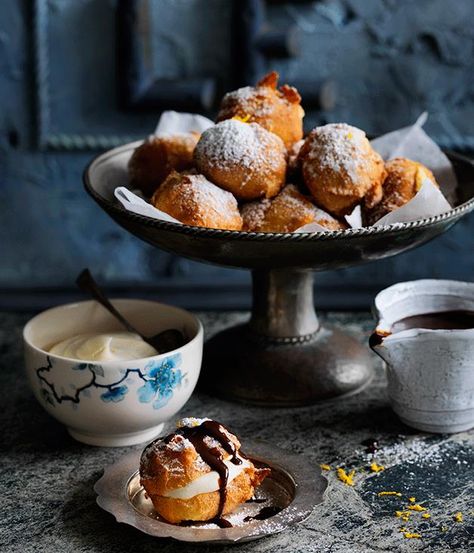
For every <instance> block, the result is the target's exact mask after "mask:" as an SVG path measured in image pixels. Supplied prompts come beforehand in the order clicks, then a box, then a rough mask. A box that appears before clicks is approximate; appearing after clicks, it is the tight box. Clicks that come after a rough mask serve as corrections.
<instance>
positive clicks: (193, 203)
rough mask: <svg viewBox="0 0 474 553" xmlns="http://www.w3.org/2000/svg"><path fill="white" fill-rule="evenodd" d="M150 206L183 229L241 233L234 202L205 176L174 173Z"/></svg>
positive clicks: (235, 201) (167, 179)
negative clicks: (188, 227)
mask: <svg viewBox="0 0 474 553" xmlns="http://www.w3.org/2000/svg"><path fill="white" fill-rule="evenodd" d="M151 203H152V204H153V205H154V206H155V207H156V208H157V209H160V210H161V211H164V212H165V213H168V215H171V216H172V217H174V218H175V219H178V221H181V223H184V224H185V225H192V226H195V227H208V228H217V229H226V230H240V229H241V228H242V218H241V216H240V213H239V208H238V205H237V200H236V199H235V198H234V196H233V195H232V194H231V193H230V192H226V191H225V190H222V189H221V188H219V187H218V186H216V185H215V184H212V182H209V181H208V180H207V179H206V177H205V176H204V175H196V174H191V173H177V172H176V171H173V172H172V173H171V174H170V175H168V177H167V178H166V180H165V181H164V182H163V183H162V184H161V186H160V187H159V188H157V190H156V192H155V193H154V194H153V197H152V198H151Z"/></svg>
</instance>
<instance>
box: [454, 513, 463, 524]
mask: <svg viewBox="0 0 474 553" xmlns="http://www.w3.org/2000/svg"><path fill="white" fill-rule="evenodd" d="M454 520H455V521H456V522H462V521H463V516H462V513H461V511H458V512H457V513H456V514H455V515H454Z"/></svg>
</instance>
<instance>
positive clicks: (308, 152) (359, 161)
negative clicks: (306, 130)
mask: <svg viewBox="0 0 474 553" xmlns="http://www.w3.org/2000/svg"><path fill="white" fill-rule="evenodd" d="M365 140H366V137H365V133H364V131H362V130H360V129H358V128H356V127H352V126H351V125H347V124H346V123H333V124H329V125H324V126H322V127H316V128H315V129H314V130H313V131H312V132H311V133H310V135H309V136H308V138H307V140H306V147H305V148H304V151H305V153H304V158H303V163H305V162H306V160H308V161H310V162H313V161H314V162H316V163H315V164H314V165H315V166H318V167H322V168H325V169H329V170H331V171H334V172H335V173H344V174H346V175H348V176H349V178H351V179H354V180H355V179H357V177H358V172H359V171H360V170H361V169H362V168H363V167H364V165H366V156H367V149H366V148H365V147H364V146H365V144H364V143H365ZM312 167H313V163H305V169H306V170H308V171H309V172H311V169H312Z"/></svg>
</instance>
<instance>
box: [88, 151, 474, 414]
mask: <svg viewBox="0 0 474 553" xmlns="http://www.w3.org/2000/svg"><path fill="white" fill-rule="evenodd" d="M138 144H139V142H136V143H131V144H126V145H124V146H121V147H119V148H115V149H113V150H110V151H108V152H106V153H104V154H102V155H100V156H98V157H97V158H95V159H94V160H93V161H92V163H91V164H90V165H89V166H88V167H87V169H86V170H85V173H84V181H85V186H86V189H87V191H88V192H89V194H90V195H91V196H92V197H93V198H94V200H95V201H96V202H97V203H98V204H99V205H100V206H101V207H102V208H103V209H104V210H105V211H106V212H107V213H108V214H109V215H110V216H111V217H112V218H113V219H114V220H115V221H117V223H119V224H120V225H121V226H122V227H124V228H126V229H127V230H129V231H130V232H131V233H133V234H135V235H136V236H138V237H139V238H141V239H142V240H145V241H146V242H149V243H150V244H153V245H154V246H157V247H159V248H162V249H164V250H167V251H170V252H173V253H176V254H178V255H182V256H184V257H188V258H190V259H195V260H197V261H203V262H209V263H215V264H218V265H225V266H228V267H241V268H247V269H251V270H252V275H253V307H252V315H251V318H250V320H249V322H248V323H247V324H245V325H240V326H237V327H233V328H230V329H227V330H224V331H223V332H221V333H219V334H218V335H216V336H215V337H214V338H212V339H211V340H210V341H208V343H207V347H206V350H205V357H204V365H203V372H202V384H203V385H204V386H205V387H206V388H207V389H208V390H209V391H210V392H211V393H214V394H216V395H219V396H221V397H226V398H228V399H235V400H240V401H245V402H250V403H254V404H263V405H277V406H290V405H303V404H309V403H313V402H316V401H320V400H324V399H329V398H333V397H336V396H342V395H345V394H350V393H354V392H356V391H358V390H359V389H361V388H362V387H363V386H365V385H366V384H367V383H368V382H369V381H370V379H371V377H372V367H371V364H372V363H371V359H370V356H369V352H368V349H367V348H365V347H363V346H361V345H360V344H359V343H358V342H357V341H356V340H354V339H353V338H351V337H350V336H349V335H347V334H345V333H344V332H341V331H339V330H337V329H334V328H330V327H322V326H321V325H320V324H319V322H318V318H317V316H316V312H315V310H314V305H313V271H324V270H326V269H338V268H342V267H350V266H352V265H357V264H360V263H364V262H367V261H372V260H376V259H381V258H384V257H389V256H392V255H396V254H398V253H401V252H404V251H406V250H409V249H410V248H413V247H415V246H419V245H420V244H423V243H425V242H427V241H428V240H431V239H432V238H434V237H436V236H438V235H439V234H441V233H443V232H444V231H446V230H447V229H449V228H450V227H451V226H452V225H454V224H455V223H456V222H457V221H458V220H459V219H461V217H463V216H464V215H466V214H467V213H469V212H470V211H472V210H474V164H473V162H472V161H470V160H469V159H467V158H464V157H461V156H459V155H455V154H449V155H450V158H451V161H452V162H453V164H454V167H455V170H456V173H457V176H458V179H459V183H460V184H459V189H458V198H459V202H460V203H459V205H458V206H457V207H456V208H455V209H453V210H451V211H449V212H448V213H445V214H443V215H438V216H435V217H431V218H429V219H423V220H420V221H415V222H410V223H398V224H396V225H391V226H387V227H369V228H361V229H349V230H344V231H337V232H336V231H332V232H318V233H307V234H283V233H247V232H236V231H225V230H216V229H207V228H201V227H190V226H186V225H178V224H174V223H168V222H163V221H158V220H155V219H152V218H149V217H145V216H141V215H136V214H133V213H130V212H128V211H126V210H125V209H124V208H123V207H122V206H121V205H120V204H119V203H118V202H117V201H116V200H115V198H114V190H115V188H116V187H117V186H126V185H127V183H128V177H127V163H128V160H129V158H130V155H131V154H132V152H133V150H134V149H135V148H136V147H137V145H138Z"/></svg>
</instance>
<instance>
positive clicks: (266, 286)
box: [249, 269, 319, 338]
mask: <svg viewBox="0 0 474 553" xmlns="http://www.w3.org/2000/svg"><path fill="white" fill-rule="evenodd" d="M252 277H253V304H252V317H251V319H250V322H249V327H250V329H251V330H252V331H254V332H256V333H257V334H261V335H263V336H267V337H269V338H288V337H296V336H299V337H302V336H309V335H311V334H314V333H315V332H317V331H318V329H319V322H318V318H317V316H316V312H315V310H314V303H313V273H312V271H309V270H305V269H300V270H299V269H272V270H269V271H261V270H260V271H257V270H255V271H252Z"/></svg>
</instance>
